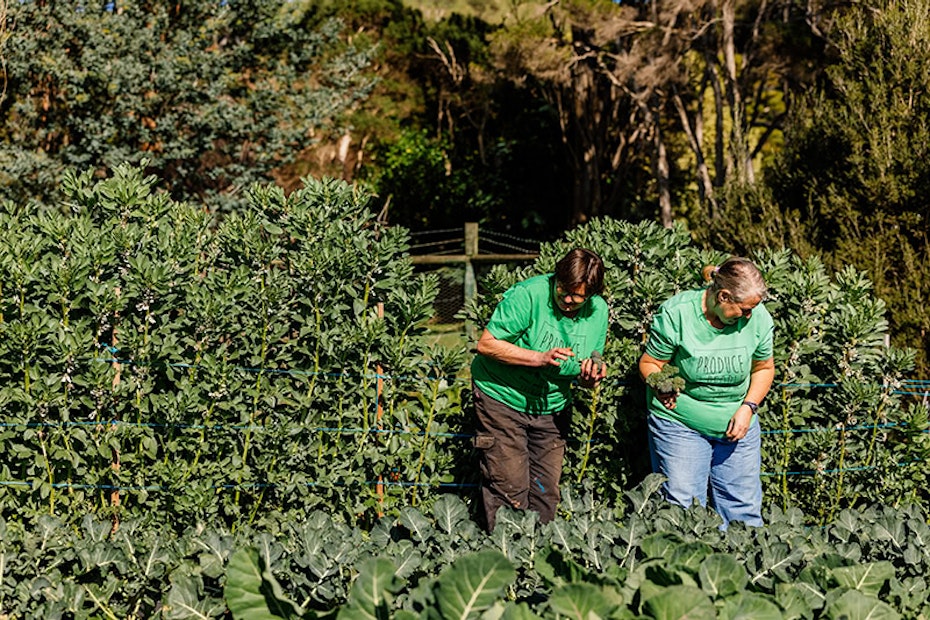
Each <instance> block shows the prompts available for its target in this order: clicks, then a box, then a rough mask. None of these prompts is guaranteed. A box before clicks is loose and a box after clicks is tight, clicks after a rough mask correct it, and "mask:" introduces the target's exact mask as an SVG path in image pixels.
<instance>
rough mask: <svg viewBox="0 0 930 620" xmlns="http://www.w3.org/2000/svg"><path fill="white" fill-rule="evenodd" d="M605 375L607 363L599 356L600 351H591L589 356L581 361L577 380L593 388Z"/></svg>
mask: <svg viewBox="0 0 930 620" xmlns="http://www.w3.org/2000/svg"><path fill="white" fill-rule="evenodd" d="M606 376H607V364H605V363H604V358H602V357H601V352H600V351H592V352H591V357H589V358H588V359H586V360H582V362H581V374H580V375H579V377H578V382H579V383H580V384H581V385H582V386H583V387H587V388H593V387H594V386H595V385H597V383H598V382H599V381H600V380H601V379H603V378H604V377H606Z"/></svg>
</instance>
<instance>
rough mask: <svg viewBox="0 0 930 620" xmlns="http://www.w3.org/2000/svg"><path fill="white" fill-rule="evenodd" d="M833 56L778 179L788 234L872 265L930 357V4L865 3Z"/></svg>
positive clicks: (902, 0)
mask: <svg viewBox="0 0 930 620" xmlns="http://www.w3.org/2000/svg"><path fill="white" fill-rule="evenodd" d="M828 36H829V39H830V41H831V43H832V45H833V49H832V51H833V53H834V54H835V62H834V63H833V64H832V65H831V66H830V67H828V68H827V70H826V73H825V75H824V79H823V81H822V84H821V85H820V86H819V87H818V88H817V89H816V90H815V91H814V92H812V93H811V94H810V95H809V96H808V97H807V98H806V99H805V102H804V105H803V106H802V107H800V108H799V109H798V110H797V113H796V114H794V115H793V120H792V122H791V123H790V126H789V129H788V131H787V132H786V144H785V149H784V152H783V153H782V154H781V156H780V157H779V165H778V166H777V168H776V169H775V170H774V171H773V174H772V175H771V177H770V180H769V185H770V186H771V188H772V192H773V196H774V200H775V203H776V204H777V206H778V208H779V209H780V211H781V213H782V214H783V217H784V218H785V220H793V221H797V222H800V223H801V225H800V226H798V227H797V230H796V233H795V234H793V235H791V236H790V238H789V242H790V243H791V244H792V245H793V246H795V247H796V248H798V249H799V250H800V251H802V252H803V253H806V254H810V253H814V252H819V253H821V254H822V255H823V256H824V257H825V260H826V261H827V262H828V263H829V264H830V265H831V266H833V267H835V268H837V269H839V268H841V267H843V266H845V265H854V266H856V267H858V268H859V269H862V270H864V271H866V272H867V273H868V274H869V276H870V278H871V279H872V281H873V282H874V283H875V290H876V294H877V295H878V296H879V297H881V298H882V299H885V300H886V301H887V302H888V304H889V309H890V323H891V326H892V333H893V340H894V341H896V342H897V343H900V344H906V345H909V346H915V347H918V348H920V349H921V350H922V356H921V358H922V359H921V360H920V364H921V366H922V369H923V370H924V371H926V369H927V368H928V361H927V360H928V359H930V358H928V354H930V313H928V312H927V304H928V303H930V284H928V282H927V277H926V274H927V273H928V272H930V250H928V234H930V219H928V215H927V206H926V200H927V196H928V195H930V92H928V90H927V84H930V6H928V5H927V4H926V3H925V2H921V1H920V0H880V1H877V2H874V3H873V5H872V6H868V7H866V6H861V5H856V7H854V8H853V9H852V10H851V11H850V12H849V13H848V14H847V15H844V16H843V17H842V18H841V19H840V20H839V21H838V22H837V26H836V28H835V29H834V30H833V31H831V32H829V33H828Z"/></svg>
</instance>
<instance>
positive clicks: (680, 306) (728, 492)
mask: <svg viewBox="0 0 930 620" xmlns="http://www.w3.org/2000/svg"><path fill="white" fill-rule="evenodd" d="M704 278H705V280H706V281H708V282H709V285H708V286H707V287H706V288H704V289H700V290H695V291H685V292H683V293H679V294H678V295H675V296H674V297H672V298H671V299H669V300H668V301H666V302H665V303H664V304H662V306H661V307H660V308H659V312H658V313H657V314H656V316H655V317H654V318H653V321H652V328H651V330H650V332H649V341H648V342H647V344H646V352H645V353H644V354H643V356H642V358H641V359H640V361H639V371H640V374H641V375H642V377H643V379H647V378H648V377H649V376H650V375H652V374H653V373H657V372H659V371H661V370H662V368H663V367H664V366H665V365H666V364H671V365H673V366H675V367H677V368H678V370H679V373H680V376H681V378H682V379H684V388H683V389H681V390H674V391H667V392H659V391H657V390H655V389H653V388H652V387H649V389H648V390H647V408H648V410H649V450H650V455H651V457H652V466H653V470H654V471H657V472H659V473H661V474H663V475H665V476H666V477H667V478H668V480H667V482H666V483H665V486H664V491H665V495H666V497H667V498H668V499H669V501H672V502H674V503H676V504H679V505H681V506H685V507H689V506H691V503H692V501H693V500H694V499H697V500H698V502H700V504H701V505H705V504H706V502H707V495H708V492H709V493H710V499H711V503H712V505H713V506H714V508H715V509H716V510H717V512H718V513H719V514H720V516H721V517H722V518H723V522H724V524H723V527H724V528H725V527H726V526H727V524H728V523H729V522H730V521H742V522H744V523H746V524H747V525H762V483H761V480H760V473H761V434H760V431H759V422H758V419H757V417H756V410H757V409H758V407H759V403H760V402H762V399H763V398H765V396H766V395H767V394H768V392H769V388H770V387H771V386H772V381H773V380H774V378H775V363H774V360H773V357H772V330H773V322H772V317H771V315H770V314H769V313H768V311H767V310H766V309H765V306H764V305H763V303H762V300H763V298H764V297H765V295H766V286H765V281H764V280H763V278H762V274H761V273H760V272H759V269H758V268H757V267H756V266H755V265H754V264H753V263H752V262H751V261H749V260H747V259H744V258H735V257H734V258H730V259H728V260H726V261H724V263H723V264H721V265H720V266H718V267H713V266H710V267H707V268H705V270H704ZM648 383H649V381H647V384H648Z"/></svg>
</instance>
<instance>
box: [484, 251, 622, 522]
mask: <svg viewBox="0 0 930 620" xmlns="http://www.w3.org/2000/svg"><path fill="white" fill-rule="evenodd" d="M603 282H604V263H603V262H602V261H601V259H600V257H599V256H598V255H597V254H595V253H594V252H592V251H590V250H586V249H582V248H576V249H574V250H572V251H571V252H569V253H568V254H567V255H566V256H565V257H564V258H562V259H561V260H560V261H559V262H558V263H556V266H555V273H550V274H544V275H540V276H535V277H532V278H529V279H527V280H525V281H523V282H520V283H519V284H516V285H514V286H513V287H511V288H510V289H508V290H507V292H506V293H504V298H503V299H502V300H501V302H500V303H499V304H498V305H497V307H496V308H495V309H494V314H493V315H492V316H491V320H490V321H489V322H488V325H487V327H486V329H485V330H484V333H483V334H482V335H481V338H480V339H479V340H478V355H476V356H475V359H474V361H473V362H472V366H471V374H472V381H473V394H474V399H475V413H476V417H477V431H478V432H477V436H476V437H475V447H476V448H478V450H479V451H480V453H481V474H482V478H483V481H482V483H483V484H482V503H483V506H484V512H485V518H486V526H487V528H488V531H490V530H493V529H494V524H495V519H496V515H497V510H498V509H499V508H500V507H501V506H511V507H513V508H519V509H529V510H534V511H536V512H538V513H539V515H540V517H539V518H540V521H541V522H543V523H545V522H547V521H551V520H552V518H553V517H554V516H555V509H556V505H557V504H558V501H559V480H560V477H561V473H562V457H563V455H564V452H565V438H566V436H567V434H568V427H569V421H570V420H569V416H570V414H569V413H568V410H569V407H570V405H571V397H572V394H571V384H572V382H573V381H574V380H575V379H576V378H577V379H578V381H579V383H580V384H581V385H583V386H586V387H593V386H594V385H595V384H596V383H597V382H598V381H600V380H601V379H603V378H604V376H605V375H606V372H607V369H606V366H605V365H604V364H603V363H602V362H600V352H602V351H603V350H604V342H605V340H606V339H607V316H608V309H607V302H606V301H604V299H603V298H602V297H601V296H600V292H601V289H602V288H603Z"/></svg>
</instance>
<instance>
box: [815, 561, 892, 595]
mask: <svg viewBox="0 0 930 620" xmlns="http://www.w3.org/2000/svg"><path fill="white" fill-rule="evenodd" d="M830 572H831V573H832V574H833V576H834V577H835V578H836V581H837V582H838V583H839V584H840V585H841V586H842V587H844V588H849V589H851V590H858V591H859V592H862V593H863V594H865V595H866V596H876V597H877V596H878V595H879V593H880V592H881V590H882V588H883V587H884V586H885V584H886V583H888V580H890V579H892V578H893V577H894V565H893V564H892V563H891V562H871V563H869V564H856V565H854V566H842V567H839V568H834V569H832V570H831V571H830Z"/></svg>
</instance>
